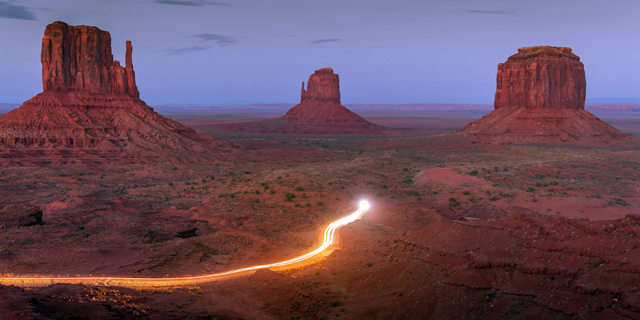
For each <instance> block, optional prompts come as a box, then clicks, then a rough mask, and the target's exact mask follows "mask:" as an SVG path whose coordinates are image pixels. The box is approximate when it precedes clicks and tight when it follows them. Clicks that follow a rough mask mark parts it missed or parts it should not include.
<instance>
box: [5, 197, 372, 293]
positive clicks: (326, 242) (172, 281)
mask: <svg viewBox="0 0 640 320" xmlns="http://www.w3.org/2000/svg"><path fill="white" fill-rule="evenodd" d="M369 207H370V205H369V202H368V201H367V200H362V201H360V207H359V208H358V210H356V212H354V213H352V214H350V215H348V216H346V217H343V218H341V219H338V220H336V221H334V222H332V223H330V224H329V225H328V226H327V228H326V229H325V230H324V239H323V241H322V245H321V246H320V247H319V248H317V249H315V250H313V251H311V252H309V253H307V254H303V255H301V256H298V257H295V258H292V259H289V260H285V261H280V262H276V263H270V264H263V265H258V266H252V267H246V268H241V269H235V270H230V271H226V272H221V273H214V274H205V275H201V276H186V277H170V278H169V277H167V278H129V277H104V276H103V277H16V278H4V277H0V284H12V285H23V286H29V285H50V284H54V283H89V284H92V285H108V286H114V285H116V286H123V287H157V286H176V285H180V284H181V283H187V282H189V281H208V280H214V279H216V278H222V277H224V276H229V275H234V274H239V273H243V272H247V271H253V270H259V269H269V268H277V267H295V266H296V264H298V263H300V262H304V261H306V260H309V259H311V258H313V257H315V256H317V255H318V254H320V253H321V252H323V251H325V250H326V249H327V248H329V247H330V246H331V245H333V244H334V242H335V240H336V232H337V231H338V229H340V227H343V226H345V225H347V224H349V223H351V222H354V221H356V220H358V219H360V218H362V216H363V215H364V213H365V211H367V210H368V209H369Z"/></svg>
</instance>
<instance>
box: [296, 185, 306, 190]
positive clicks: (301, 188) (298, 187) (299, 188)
mask: <svg viewBox="0 0 640 320" xmlns="http://www.w3.org/2000/svg"><path fill="white" fill-rule="evenodd" d="M296 191H304V188H303V187H302V186H297V187H296Z"/></svg>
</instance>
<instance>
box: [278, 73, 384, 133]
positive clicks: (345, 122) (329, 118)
mask: <svg viewBox="0 0 640 320" xmlns="http://www.w3.org/2000/svg"><path fill="white" fill-rule="evenodd" d="M280 119H283V120H286V121H287V122H290V123H292V124H293V125H295V126H298V127H319V128H325V130H327V132H328V133H372V132H378V131H379V130H380V127H379V126H377V125H375V124H373V123H371V122H369V121H367V120H365V119H364V118H362V117H361V116H359V115H357V114H355V113H354V112H352V111H351V110H349V109H347V108H345V107H344V106H343V105H342V104H340V77H338V75H337V74H335V73H333V69H331V68H322V69H320V70H316V72H315V73H314V74H312V75H311V76H309V81H307V90H305V89H304V81H303V82H302V92H301V95H300V103H299V104H298V105H297V106H295V107H293V108H291V110H289V111H288V112H287V113H286V114H285V115H284V116H282V117H281V118H280ZM298 130H305V129H304V128H299V129H298Z"/></svg>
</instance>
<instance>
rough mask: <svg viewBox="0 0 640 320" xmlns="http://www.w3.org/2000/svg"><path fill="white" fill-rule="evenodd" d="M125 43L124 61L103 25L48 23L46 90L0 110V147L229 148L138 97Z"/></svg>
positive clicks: (102, 150)
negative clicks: (0, 112)
mask: <svg viewBox="0 0 640 320" xmlns="http://www.w3.org/2000/svg"><path fill="white" fill-rule="evenodd" d="M126 45H127V47H126V48H127V51H126V56H125V57H126V58H125V60H126V62H125V66H124V67H122V66H120V63H119V62H118V61H117V60H113V55H112V53H111V36H110V34H109V32H107V31H102V30H100V29H98V28H96V27H89V26H70V25H68V24H66V23H64V22H60V21H58V22H54V23H52V24H50V25H48V26H47V28H46V30H45V34H44V37H43V39H42V56H41V62H42V83H43V89H44V92H42V93H40V94H38V95H36V96H35V97H33V98H31V99H29V100H28V101H26V102H24V103H23V105H22V106H21V107H19V108H17V109H15V110H12V111H11V112H9V113H7V114H4V115H2V116H0V150H4V151H5V152H13V153H12V155H8V156H7V157H20V158H24V157H28V156H26V155H28V154H33V153H30V151H34V150H36V151H39V152H40V154H42V153H43V152H42V151H43V150H47V152H45V153H46V154H49V155H50V154H52V153H51V150H66V152H64V154H65V155H67V156H69V155H71V156H73V155H81V154H82V155H87V154H91V153H95V154H103V155H104V154H106V155H114V154H115V155H119V154H122V152H132V153H133V154H135V156H136V157H139V158H147V156H146V155H144V152H151V151H162V152H174V151H181V150H183V151H185V150H186V151H196V152H200V153H208V154H210V153H216V150H218V149H219V148H228V147H229V144H228V143H225V142H222V141H219V140H216V139H213V138H210V137H204V136H200V135H198V134H197V133H195V131H194V130H192V129H190V128H187V127H184V126H183V125H181V124H179V123H178V122H176V121H173V120H171V119H167V118H165V117H163V116H161V115H159V114H158V113H156V112H154V111H153V109H152V108H151V107H149V106H147V104H146V103H145V102H144V101H142V100H140V98H139V92H138V88H137V86H136V82H135V72H134V71H133V63H132V50H133V47H132V45H131V42H130V41H127V44H126ZM15 151H19V152H17V153H16V152H15ZM98 151H99V152H98ZM94 158H95V157H94ZM93 161H96V160H95V159H94V160H93ZM97 161H99V157H98V160H97ZM45 162H46V161H45Z"/></svg>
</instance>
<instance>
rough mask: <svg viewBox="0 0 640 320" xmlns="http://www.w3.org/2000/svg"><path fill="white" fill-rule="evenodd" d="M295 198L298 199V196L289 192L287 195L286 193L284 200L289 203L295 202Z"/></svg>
mask: <svg viewBox="0 0 640 320" xmlns="http://www.w3.org/2000/svg"><path fill="white" fill-rule="evenodd" d="M295 197H296V195H295V194H293V193H289V192H287V193H285V194H284V199H285V200H286V201H288V202H291V201H293V198H295Z"/></svg>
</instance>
